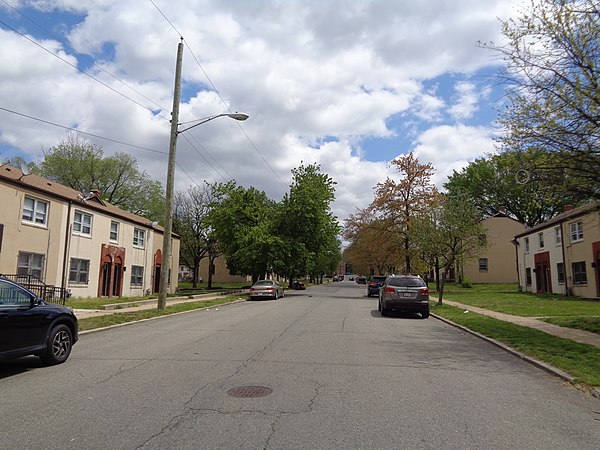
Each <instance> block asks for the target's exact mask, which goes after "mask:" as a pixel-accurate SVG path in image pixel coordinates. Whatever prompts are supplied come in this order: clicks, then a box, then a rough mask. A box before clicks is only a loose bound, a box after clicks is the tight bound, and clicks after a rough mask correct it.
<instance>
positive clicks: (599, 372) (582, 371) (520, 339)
mask: <svg viewBox="0 0 600 450" xmlns="http://www.w3.org/2000/svg"><path fill="white" fill-rule="evenodd" d="M431 312H432V313H434V314H437V315H439V316H442V317H445V318H447V319H449V320H451V321H452V322H454V323H457V324H459V325H463V326H465V327H467V328H469V329H470V330H473V331H476V332H478V333H481V334H483V335H484V336H487V337H490V338H492V339H496V340H497V341H500V342H503V343H505V344H507V345H509V346H510V347H512V348H514V349H516V350H519V351H520V352H522V353H525V354H527V355H529V356H531V357H533V358H536V359H538V360H540V361H545V362H547V363H548V364H550V365H552V366H554V367H557V368H559V369H561V370H564V371H565V372H567V373H569V374H570V375H572V376H574V377H575V378H576V383H581V384H584V385H589V386H600V348H597V347H594V346H591V345H587V344H579V343H577V342H574V341H570V340H568V339H563V338H560V337H556V336H552V335H549V334H547V333H544V332H542V331H539V330H535V329H533V328H528V327H523V326H520V325H515V324H512V323H509V322H504V321H501V320H498V319H494V318H492V317H487V316H482V315H480V314H476V313H473V312H470V313H469V314H464V310H463V309H461V308H455V307H453V306H449V305H442V306H438V305H437V304H435V303H432V306H431Z"/></svg>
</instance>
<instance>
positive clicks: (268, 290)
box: [250, 280, 285, 300]
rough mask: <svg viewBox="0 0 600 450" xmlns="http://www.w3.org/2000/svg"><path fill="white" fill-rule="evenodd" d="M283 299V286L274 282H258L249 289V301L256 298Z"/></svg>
mask: <svg viewBox="0 0 600 450" xmlns="http://www.w3.org/2000/svg"><path fill="white" fill-rule="evenodd" d="M280 297H285V292H284V290H283V286H282V285H280V284H279V283H278V282H277V281H275V280H259V281H257V282H256V283H254V284H253V285H252V287H251V288H250V300H254V299H257V298H274V299H275V300H277V299H278V298H280Z"/></svg>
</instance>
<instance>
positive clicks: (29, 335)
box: [0, 278, 79, 365]
mask: <svg viewBox="0 0 600 450" xmlns="http://www.w3.org/2000/svg"><path fill="white" fill-rule="evenodd" d="M78 330H79V328H78V324H77V317H75V314H74V313H73V310H72V309H71V308H67V307H65V306H61V305H55V304H52V303H46V302H45V301H44V300H42V299H41V298H39V297H38V296H37V295H35V294H34V293H33V292H31V291H30V290H28V289H26V288H25V287H23V286H21V285H19V284H17V283H14V282H12V281H10V280H7V279H5V278H0V361H5V360H10V359H15V358H20V357H22V356H27V355H36V356H39V357H40V358H41V359H42V361H43V362H44V363H45V364H48V365H52V364H60V363H63V362H65V361H66V360H67V358H68V357H69V355H70V354H71V349H72V347H73V345H74V344H75V342H77V337H78Z"/></svg>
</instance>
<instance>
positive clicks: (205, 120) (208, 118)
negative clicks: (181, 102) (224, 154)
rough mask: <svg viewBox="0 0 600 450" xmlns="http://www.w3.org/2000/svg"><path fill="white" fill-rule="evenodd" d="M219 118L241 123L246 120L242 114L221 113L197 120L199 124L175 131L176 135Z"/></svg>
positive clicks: (245, 116) (246, 116)
mask: <svg viewBox="0 0 600 450" xmlns="http://www.w3.org/2000/svg"><path fill="white" fill-rule="evenodd" d="M219 117H230V118H231V119H234V120H240V121H243V120H246V119H247V118H248V114H244V113H223V114H217V115H215V116H210V117H207V118H205V119H199V120H200V122H198V123H196V124H194V125H192V126H191V127H187V128H184V129H183V130H179V131H177V134H178V135H179V134H181V133H183V132H184V131H187V130H191V129H192V128H194V127H197V126H198V125H202V124H203V123H206V122H210V121H211V120H214V119H217V118H219ZM188 123H189V122H188Z"/></svg>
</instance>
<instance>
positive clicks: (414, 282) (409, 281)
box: [388, 278, 426, 287]
mask: <svg viewBox="0 0 600 450" xmlns="http://www.w3.org/2000/svg"><path fill="white" fill-rule="evenodd" d="M388 285H390V286H398V287H425V286H426V284H425V282H424V281H423V280H421V279H420V278H391V279H390V280H389V281H388Z"/></svg>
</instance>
